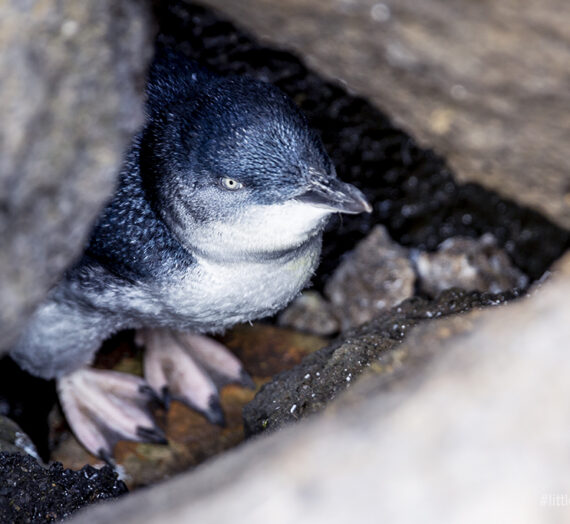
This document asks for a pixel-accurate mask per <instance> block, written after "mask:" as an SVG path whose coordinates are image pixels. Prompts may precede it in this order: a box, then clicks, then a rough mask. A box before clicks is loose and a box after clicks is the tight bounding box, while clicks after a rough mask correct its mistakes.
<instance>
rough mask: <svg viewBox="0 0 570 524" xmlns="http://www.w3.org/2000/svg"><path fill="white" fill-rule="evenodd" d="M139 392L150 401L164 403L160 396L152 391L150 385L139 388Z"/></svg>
mask: <svg viewBox="0 0 570 524" xmlns="http://www.w3.org/2000/svg"><path fill="white" fill-rule="evenodd" d="M139 392H140V393H142V394H143V395H145V396H147V397H148V399H149V400H150V401H153V400H154V401H155V402H162V399H161V398H160V395H159V394H158V393H157V392H156V391H155V390H154V389H152V388H151V387H150V386H149V385H148V384H143V385H142V386H140V387H139Z"/></svg>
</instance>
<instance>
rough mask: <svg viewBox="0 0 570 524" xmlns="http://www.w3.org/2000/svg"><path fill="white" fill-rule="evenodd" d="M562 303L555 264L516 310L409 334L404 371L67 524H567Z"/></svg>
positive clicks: (568, 367)
mask: <svg viewBox="0 0 570 524" xmlns="http://www.w3.org/2000/svg"><path fill="white" fill-rule="evenodd" d="M569 295H570V260H569V259H566V262H565V265H564V267H562V268H561V269H560V275H559V276H558V278H557V279H556V280H555V281H553V282H551V283H547V284H545V286H544V288H543V289H541V290H539V291H537V292H536V293H534V294H533V295H532V296H531V297H530V298H528V299H525V300H522V301H519V302H517V303H515V304H512V305H509V306H507V307H502V308H500V309H495V310H493V311H486V312H475V313H474V314H471V313H470V314H468V315H467V316H456V317H454V318H451V319H443V320H438V321H436V322H432V323H430V324H424V325H423V326H421V327H418V328H416V329H415V330H413V331H412V332H411V333H410V335H409V337H408V339H407V341H406V342H405V343H404V345H405V347H406V348H407V349H408V351H409V352H410V354H413V355H415V364H416V365H415V366H414V367H413V369H412V368H410V367H408V368H407V369H408V372H407V373H404V374H403V375H399V376H398V374H394V375H393V376H392V378H391V379H390V380H388V381H386V380H385V379H383V378H382V377H381V376H375V375H371V376H369V378H367V379H366V380H365V381H364V380H363V381H362V383H361V384H357V385H356V386H355V387H354V388H351V390H350V391H349V393H348V394H347V395H345V396H344V397H341V398H339V400H338V402H337V403H336V404H333V405H332V406H331V407H330V409H328V411H327V412H325V414H324V415H323V416H320V417H317V418H313V419H312V420H311V421H305V422H304V423H302V424H299V425H297V426H294V427H293V428H291V429H290V430H286V431H281V432H278V433H274V434H272V435H270V436H269V437H267V438H261V439H256V440H254V441H252V442H251V443H250V444H249V445H246V446H242V447H241V448H239V449H237V450H235V451H234V452H232V453H229V454H227V455H226V456H224V457H223V458H221V459H219V460H216V461H213V462H211V463H210V464H208V465H206V466H204V467H202V468H199V469H197V470H195V471H193V472H191V473H188V474H185V475H183V476H181V477H179V478H177V479H175V480H173V481H170V482H168V483H166V484H164V485H162V486H157V487H156V488H153V490H152V491H145V492H139V493H135V494H133V495H131V496H130V497H128V498H126V499H123V500H121V501H119V502H118V503H117V504H113V505H109V504H103V505H100V506H98V507H93V508H89V509H88V510H87V511H85V512H83V513H81V514H79V515H77V517H76V518H75V519H74V520H72V522H74V523H89V524H97V523H106V522H109V521H120V522H122V523H124V524H128V523H131V522H132V523H138V522H141V521H142V520H144V521H145V522H147V523H149V524H154V523H159V522H165V521H168V522H171V523H173V524H177V523H183V522H189V521H191V522H208V523H222V522H228V520H231V521H232V522H233V523H235V524H242V523H247V524H258V523H259V524H265V523H266V522H268V521H271V522H278V523H293V522H314V523H317V524H321V523H323V524H325V523H326V524H337V523H338V524H344V523H346V522H364V523H371V524H372V523H374V524H376V523H378V522H397V523H399V522H402V523H404V522H418V521H421V522H430V523H431V522H433V523H441V522H446V523H447V522H449V523H455V522H465V523H467V524H471V523H473V524H475V523H479V522H520V523H532V522H552V523H558V522H566V521H568V519H569V518H570V507H569V506H568V505H567V504H564V500H565V497H566V500H567V497H568V469H569V468H570V455H569V453H568V442H567V439H566V438H565V436H566V435H568V433H569V432H570V413H569V412H568V409H567V399H568V397H569V395H570V381H568V374H569V373H570V360H569V359H568V358H567V356H568V355H567V351H566V350H567V347H568V340H569V339H570V324H569V323H568V321H567V319H568V317H569V315H570V303H569V302H568V296H569ZM434 355H437V356H438V358H433V356H434ZM425 357H427V358H425ZM557 501H558V502H557ZM561 502H562V503H561Z"/></svg>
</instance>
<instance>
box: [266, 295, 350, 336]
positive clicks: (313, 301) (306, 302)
mask: <svg viewBox="0 0 570 524" xmlns="http://www.w3.org/2000/svg"><path fill="white" fill-rule="evenodd" d="M277 322H278V324H279V325H280V326H283V327H288V328H292V329H295V330H297V331H303V332H305V333H311V334H313V335H320V336H327V335H332V334H333V333H336V332H338V331H339V327H340V326H339V322H338V320H337V319H336V317H335V316H334V313H333V310H332V307H331V305H330V304H329V303H328V302H327V301H326V300H325V299H324V298H323V297H322V295H321V294H320V293H318V292H317V291H305V292H304V293H303V294H302V295H300V296H299V297H297V298H296V299H295V300H294V301H293V302H292V303H291V304H290V305H289V307H287V309H285V310H284V311H283V312H282V313H281V314H280V315H279V318H278V321H277Z"/></svg>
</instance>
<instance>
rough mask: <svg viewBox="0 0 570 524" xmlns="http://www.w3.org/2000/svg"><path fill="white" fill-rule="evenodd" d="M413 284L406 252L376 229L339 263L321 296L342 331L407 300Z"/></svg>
mask: <svg viewBox="0 0 570 524" xmlns="http://www.w3.org/2000/svg"><path fill="white" fill-rule="evenodd" d="M414 282H415V275H414V270H413V267H412V263H411V262H410V260H409V259H408V252H407V250H406V249H404V248H403V247H402V246H400V245H399V244H397V243H396V242H394V241H393V240H392V239H391V238H390V237H389V235H388V232H387V231H386V228H385V227H383V226H376V227H375V228H374V229H373V230H372V231H371V232H370V234H369V235H368V236H367V237H366V238H365V239H364V240H362V241H361V242H360V243H359V244H358V245H357V246H356V248H355V249H354V251H352V252H351V253H349V254H348V255H347V256H346V258H345V259H344V260H343V261H342V262H341V264H340V266H339V267H338V268H337V269H336V271H335V272H334V274H333V275H332V277H331V278H330V280H329V281H328V282H327V284H326V286H325V294H326V296H327V297H328V298H329V300H330V301H331V304H332V306H333V311H334V313H335V315H336V317H337V318H338V319H339V321H340V323H341V328H342V330H343V331H344V330H347V329H349V328H351V327H356V326H360V325H362V324H364V323H365V322H368V321H369V320H371V319H372V318H374V317H375V316H376V315H377V314H378V313H379V312H381V311H383V310H386V309H390V308H391V307H393V306H396V305H398V304H399V303H400V302H402V301H403V300H405V299H406V298H409V297H411V296H412V295H413V294H414Z"/></svg>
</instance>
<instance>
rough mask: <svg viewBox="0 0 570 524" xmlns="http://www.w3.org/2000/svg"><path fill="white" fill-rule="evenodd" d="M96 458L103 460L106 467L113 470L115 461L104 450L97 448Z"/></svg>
mask: <svg viewBox="0 0 570 524" xmlns="http://www.w3.org/2000/svg"><path fill="white" fill-rule="evenodd" d="M97 456H98V457H99V458H100V459H101V460H103V461H104V462H105V463H106V464H107V465H109V466H111V467H112V468H113V469H114V468H115V461H114V460H113V457H112V456H111V454H110V453H109V451H107V450H106V449H105V448H99V450H98V451H97Z"/></svg>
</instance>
